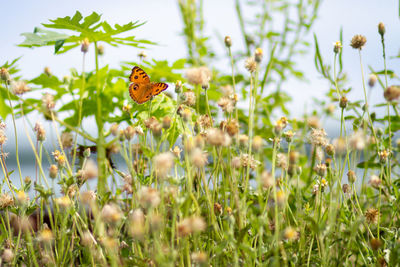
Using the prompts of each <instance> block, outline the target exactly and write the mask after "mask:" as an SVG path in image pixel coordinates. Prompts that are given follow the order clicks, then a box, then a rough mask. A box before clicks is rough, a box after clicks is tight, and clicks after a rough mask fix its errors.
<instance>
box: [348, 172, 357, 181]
mask: <svg viewBox="0 0 400 267" xmlns="http://www.w3.org/2000/svg"><path fill="white" fill-rule="evenodd" d="M356 179H357V176H356V173H355V172H354V171H352V170H349V171H348V172H347V180H349V182H350V183H354V182H355V181H356Z"/></svg>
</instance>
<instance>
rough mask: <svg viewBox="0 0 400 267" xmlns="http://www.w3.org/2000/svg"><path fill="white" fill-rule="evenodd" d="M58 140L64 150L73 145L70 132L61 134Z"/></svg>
mask: <svg viewBox="0 0 400 267" xmlns="http://www.w3.org/2000/svg"><path fill="white" fill-rule="evenodd" d="M60 139H61V144H62V146H63V148H64V149H66V148H71V147H72V145H73V144H74V137H73V136H72V133H71V132H63V133H62V134H61V137H60Z"/></svg>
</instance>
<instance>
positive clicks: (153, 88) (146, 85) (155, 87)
mask: <svg viewBox="0 0 400 267" xmlns="http://www.w3.org/2000/svg"><path fill="white" fill-rule="evenodd" d="M129 80H130V81H131V82H132V83H131V84H130V85H129V95H130V96H131V98H132V99H133V100H134V101H135V102H136V103H138V104H143V103H145V102H147V101H149V100H150V99H151V97H153V96H156V95H158V94H159V93H161V92H162V91H164V90H166V89H167V88H168V84H166V83H154V82H150V77H149V75H147V73H146V72H145V71H144V70H142V69H141V68H139V67H138V66H135V67H133V69H132V73H131V76H129Z"/></svg>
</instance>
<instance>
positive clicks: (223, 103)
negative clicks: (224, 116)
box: [218, 96, 236, 113]
mask: <svg viewBox="0 0 400 267" xmlns="http://www.w3.org/2000/svg"><path fill="white" fill-rule="evenodd" d="M235 104H236V103H235V102H234V100H233V99H232V98H230V97H227V96H223V97H221V98H220V99H219V100H218V106H219V107H220V108H221V109H222V111H224V112H227V113H232V112H233V110H234V109H235Z"/></svg>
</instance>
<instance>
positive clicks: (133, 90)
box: [129, 83, 151, 104]
mask: <svg viewBox="0 0 400 267" xmlns="http://www.w3.org/2000/svg"><path fill="white" fill-rule="evenodd" d="M149 85H150V84H144V83H131V84H130V85H129V95H130V96H131V98H132V99H133V100H134V101H135V102H136V103H138V104H143V103H144V102H146V101H148V100H150V98H151V90H149V89H150V88H148V87H149Z"/></svg>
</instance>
